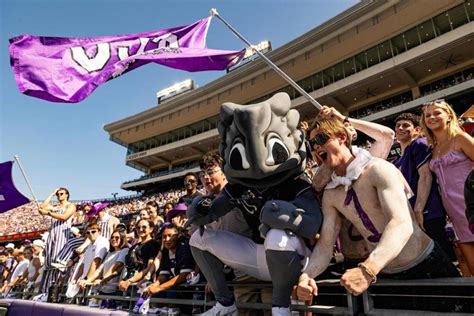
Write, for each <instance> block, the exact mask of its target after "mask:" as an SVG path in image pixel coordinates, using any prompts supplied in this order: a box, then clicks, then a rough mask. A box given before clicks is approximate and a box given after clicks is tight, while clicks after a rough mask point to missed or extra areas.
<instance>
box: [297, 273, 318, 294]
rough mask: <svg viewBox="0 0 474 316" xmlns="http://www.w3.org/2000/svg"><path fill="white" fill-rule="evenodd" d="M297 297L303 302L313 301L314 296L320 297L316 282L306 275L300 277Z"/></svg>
mask: <svg viewBox="0 0 474 316" xmlns="http://www.w3.org/2000/svg"><path fill="white" fill-rule="evenodd" d="M296 295H297V296H298V300H301V301H312V300H313V295H314V296H316V295H318V287H317V286H316V282H315V281H314V280H313V279H311V278H310V277H309V276H308V275H307V274H306V273H303V274H302V275H301V276H300V279H299V281H298V288H297V289H296Z"/></svg>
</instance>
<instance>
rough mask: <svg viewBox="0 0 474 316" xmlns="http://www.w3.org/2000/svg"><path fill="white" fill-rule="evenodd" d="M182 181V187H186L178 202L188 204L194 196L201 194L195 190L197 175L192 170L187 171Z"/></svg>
mask: <svg viewBox="0 0 474 316" xmlns="http://www.w3.org/2000/svg"><path fill="white" fill-rule="evenodd" d="M183 182H184V188H185V189H186V194H185V195H183V196H182V197H181V198H180V199H179V201H178V203H185V204H186V205H190V204H191V202H192V201H193V199H194V198H195V197H196V196H202V194H201V193H200V192H199V191H198V190H197V187H198V177H197V176H196V174H195V173H194V172H188V173H186V175H185V176H184V181H183Z"/></svg>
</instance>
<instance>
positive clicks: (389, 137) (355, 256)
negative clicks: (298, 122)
mask: <svg viewBox="0 0 474 316" xmlns="http://www.w3.org/2000/svg"><path fill="white" fill-rule="evenodd" d="M318 119H335V120H338V121H339V122H341V123H342V124H344V127H345V128H346V129H347V131H348V133H349V135H350V137H351V141H355V140H356V139H357V137H358V131H360V132H363V133H365V134H366V135H368V136H369V137H371V138H373V139H374V140H375V142H374V143H373V144H372V145H371V147H370V149H369V152H370V154H371V155H372V156H374V157H379V158H382V159H386V158H387V156H388V154H389V152H390V148H391V146H392V144H393V139H394V132H393V131H392V130H391V129H390V128H388V127H386V126H383V125H380V124H376V123H372V122H367V121H363V120H357V119H353V118H350V117H348V116H344V115H342V114H341V113H340V112H339V111H337V110H336V109H335V108H333V107H327V106H323V107H322V109H321V111H320V112H319V115H318V117H317V118H316V120H318ZM313 125H314V124H313ZM311 129H312V130H311V133H313V134H310V135H309V136H310V137H311V139H313V137H314V135H315V133H316V132H317V130H316V129H314V126H312V127H311ZM310 143H311V141H310ZM310 147H311V150H314V148H313V146H310ZM313 158H314V159H316V160H317V159H318V156H317V155H316V154H313ZM319 165H320V166H319V168H318V170H317V171H316V174H315V175H314V177H313V188H314V189H315V190H316V191H317V192H322V191H323V190H324V187H325V186H326V185H327V184H328V182H329V181H330V180H331V174H332V172H331V170H330V169H329V168H328V167H327V166H326V165H325V164H323V163H320V164H319ZM339 240H340V247H341V252H342V254H343V255H344V262H343V267H344V268H353V267H355V266H357V264H358V263H359V262H361V261H363V260H365V259H366V258H367V256H368V255H369V253H370V251H369V249H368V246H367V243H366V242H365V240H364V238H362V236H361V235H360V233H359V232H358V231H357V229H355V228H354V225H353V224H351V222H350V221H348V220H346V219H345V218H342V223H341V229H340V233H339Z"/></svg>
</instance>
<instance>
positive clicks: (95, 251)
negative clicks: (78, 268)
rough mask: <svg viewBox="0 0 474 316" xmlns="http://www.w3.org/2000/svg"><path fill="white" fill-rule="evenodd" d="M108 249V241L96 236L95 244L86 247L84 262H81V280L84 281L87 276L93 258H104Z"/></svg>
mask: <svg viewBox="0 0 474 316" xmlns="http://www.w3.org/2000/svg"><path fill="white" fill-rule="evenodd" d="M109 247H110V243H109V241H108V240H107V238H104V237H102V236H98V237H97V239H96V240H95V242H94V243H93V244H90V245H89V246H88V247H87V249H86V252H85V253H84V260H83V262H82V263H83V265H84V268H83V270H82V276H81V279H84V278H85V277H86V276H87V274H88V273H89V269H90V266H91V264H92V261H94V259H95V258H100V259H104V258H105V255H106V254H107V252H108V251H109Z"/></svg>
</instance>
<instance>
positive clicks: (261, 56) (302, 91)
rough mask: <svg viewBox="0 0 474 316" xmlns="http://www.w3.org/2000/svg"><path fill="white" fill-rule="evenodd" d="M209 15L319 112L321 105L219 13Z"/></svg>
mask: <svg viewBox="0 0 474 316" xmlns="http://www.w3.org/2000/svg"><path fill="white" fill-rule="evenodd" d="M211 15H212V16H215V17H217V18H218V19H219V20H221V22H222V23H224V24H225V26H227V27H228V28H229V30H231V32H232V33H234V34H235V35H236V36H237V37H238V38H239V39H241V40H242V41H243V42H244V43H245V44H246V45H247V47H249V48H250V49H252V50H253V51H255V52H256V53H257V55H258V56H260V58H262V59H263V60H264V61H265V62H266V63H267V65H268V66H270V67H271V68H272V69H273V70H275V71H276V72H277V73H278V74H279V75H280V76H281V77H283V79H285V80H286V81H287V82H288V83H289V84H291V85H292V86H293V88H295V89H296V90H298V92H299V93H301V95H302V96H304V97H305V98H306V99H307V100H308V101H309V102H310V103H311V104H312V105H314V107H316V109H317V110H318V112H319V110H320V109H321V104H319V102H318V101H316V100H315V99H314V98H313V97H312V96H311V95H310V94H309V93H307V92H306V91H305V90H304V89H303V88H301V87H300V86H299V85H298V84H297V83H296V82H295V81H294V80H293V79H291V78H290V77H289V76H288V75H287V74H286V73H285V72H283V70H281V69H280V68H278V66H277V65H275V64H274V63H272V62H271V61H270V59H268V58H267V57H266V56H265V55H264V54H262V53H261V52H260V51H259V50H256V49H254V47H253V45H252V44H251V43H250V42H249V41H247V39H245V37H243V36H242V35H241V34H240V33H239V32H237V30H236V29H234V28H233V27H232V26H231V25H230V24H229V23H227V22H226V21H225V20H224V19H223V18H222V17H221V16H220V15H219V13H218V12H217V9H215V8H212V9H211Z"/></svg>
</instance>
